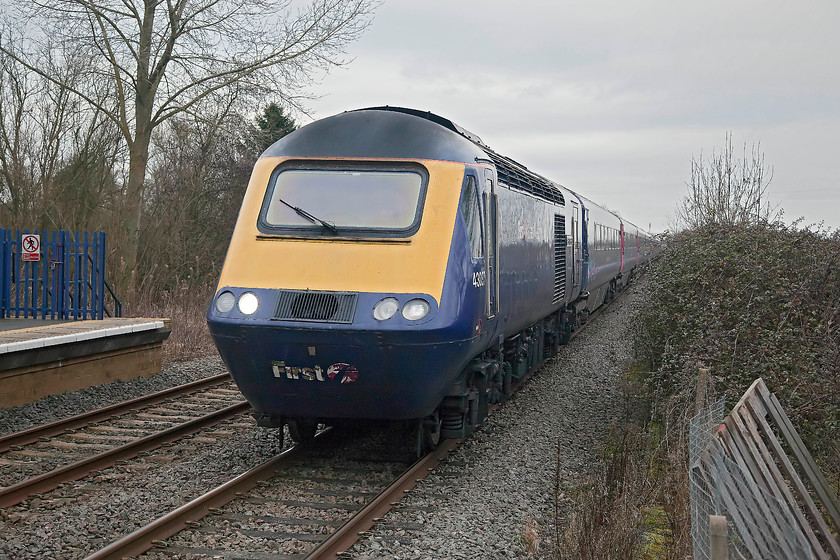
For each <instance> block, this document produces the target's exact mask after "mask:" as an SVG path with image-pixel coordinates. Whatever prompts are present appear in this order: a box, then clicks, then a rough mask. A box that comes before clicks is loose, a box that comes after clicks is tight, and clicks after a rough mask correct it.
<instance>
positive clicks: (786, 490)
mask: <svg viewBox="0 0 840 560" xmlns="http://www.w3.org/2000/svg"><path fill="white" fill-rule="evenodd" d="M753 407H754V402H753V401H752V400H747V401H746V408H748V409H749V411H750V412H752V413H753V414H752V415H751V418H750V421H751V423H752V426H751V427H750V433H751V435H752V437H753V439H754V440H755V443H756V445H757V446H758V447H759V448H760V449H761V450H762V456H763V462H764V463H765V464H766V465H767V467H768V470H769V471H771V473H772V477H773V480H774V485H775V486H776V487H777V489H778V490H779V495H778V499H779V501H780V502H782V503H786V504H787V505H788V508H789V512H788V514H789V515H790V514H792V515H793V517H794V519H796V522H797V524H798V525H799V528H800V529H801V530H802V534H803V535H805V538H806V539H808V544H809V545H810V546H811V550H813V551H814V553H815V554H816V555H817V557H818V558H828V557H827V556H826V554H825V552H824V551H823V547H822V545H821V544H820V542H819V539H818V538H817V536H816V535H815V534H814V531H813V529H812V527H811V525H810V523H808V520H807V519H806V518H805V515H803V513H802V511H801V510H800V509H799V505H798V503H797V501H796V498H795V497H794V496H793V493H792V492H791V489H790V486H789V485H788V482H787V480H785V478H784V476H782V473H781V472H780V471H779V468H778V466H777V464H776V461H777V460H780V461H781V462H782V464H783V468H784V470H785V474H786V475H787V477H788V478H789V479H790V480H791V481H792V482H793V483H794V484H797V483H798V484H799V485H800V486H801V485H802V481H801V480H799V476H798V475H797V474H796V472H795V471H789V470H788V469H787V467H786V465H785V464H784V462H785V460H786V459H787V457H784V453H782V457H783V458H782V457H779V456H778V451H781V447H780V446H779V442H778V440H776V437H775V435H774V434H773V432H772V431H771V430H770V426H769V425H768V424H767V422H766V420H765V418H764V416H763V415H762V414H761V413H760V412H759V411H756V410H755V409H754V408H753ZM756 422H758V423H759V425H760V426H761V429H762V430H763V432H764V434H765V436H766V441H767V443H769V444H770V446H771V447H772V448H773V450H774V452H773V453H771V452H770V450H768V449H767V447H766V445H765V438H762V436H761V434H760V433H759V432H758V426H756V424H755V423H756ZM789 464H790V463H789V462H788V465H789ZM797 495H799V497H800V499H802V500H803V501H810V500H811V497H810V496H809V495H808V493H807V492H806V493H805V496H804V497H803V496H802V495H801V494H800V492H798V491H797ZM811 505H813V501H811Z"/></svg>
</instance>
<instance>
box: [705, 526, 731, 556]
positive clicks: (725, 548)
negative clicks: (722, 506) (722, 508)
mask: <svg viewBox="0 0 840 560" xmlns="http://www.w3.org/2000/svg"><path fill="white" fill-rule="evenodd" d="M709 553H710V555H709V558H710V559H711V560H728V558H729V535H728V534H727V527H726V517H724V516H722V515H710V516H709Z"/></svg>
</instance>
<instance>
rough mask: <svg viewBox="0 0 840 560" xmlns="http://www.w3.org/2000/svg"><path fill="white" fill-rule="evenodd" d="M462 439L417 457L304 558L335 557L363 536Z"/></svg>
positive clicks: (325, 558) (449, 440) (320, 559)
mask: <svg viewBox="0 0 840 560" xmlns="http://www.w3.org/2000/svg"><path fill="white" fill-rule="evenodd" d="M462 441H464V440H462V439H446V440H443V442H441V444H440V445H439V446H438V447H436V448H435V449H434V450H432V451H431V452H430V453H428V454H427V455H426V456H424V457H421V458H420V459H418V460H417V462H415V463H414V464H413V465H412V466H411V467H410V468H409V469H408V470H407V471H406V472H404V473H403V474H402V475H401V476H400V477H399V478H398V479H397V480H396V481H394V483H393V484H391V485H390V486H388V487H387V488H385V489H384V490H383V491H382V492H380V493H379V495H377V496H376V497H375V498H374V499H373V501H371V502H370V503H369V504H368V505H366V506H365V507H364V508H362V509H361V510H359V511H358V512H356V513H355V514H354V515H353V517H351V518H350V519H349V520H348V521H347V522H346V523H345V524H344V525H342V526H341V527H339V528H338V529H337V530H336V531H335V532H334V533H333V534H332V535H330V536H329V538H327V540H325V541H324V542H322V543H321V544H320V545H318V547H317V548H315V550H313V551H312V552H310V553H309V554H308V555H307V556H306V557H305V559H304V560H332V559H338V558H339V555H340V554H341V553H343V552H345V551H346V550H347V549H349V548H350V547H351V546H353V544H354V543H355V542H356V541H357V540H359V536H360V533H362V532H364V531H367V530H368V529H370V528H371V527H373V525H374V524H375V523H376V519H377V518H379V517H382V516H383V515H384V514H385V513H387V512H388V511H389V510H390V509H391V508H392V507H393V504H394V503H395V502H399V501H400V500H402V498H403V496H404V495H405V493H406V492H408V491H409V490H411V489H412V488H414V486H415V485H416V484H417V482H419V481H420V480H421V479H423V478H425V477H426V475H427V474H428V473H429V471H431V470H432V469H433V468H435V467H436V466H437V465H438V463H439V462H440V461H441V459H444V458H445V457H446V456H448V455H449V452H450V451H452V450H453V449H455V448H456V447H457V446H458V445H459V444H460V443H461V442H462Z"/></svg>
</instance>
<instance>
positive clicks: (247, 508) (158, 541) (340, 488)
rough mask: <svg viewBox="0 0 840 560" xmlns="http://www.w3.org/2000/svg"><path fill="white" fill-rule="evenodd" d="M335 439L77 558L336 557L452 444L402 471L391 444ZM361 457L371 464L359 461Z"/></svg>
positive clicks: (328, 436)
mask: <svg viewBox="0 0 840 560" xmlns="http://www.w3.org/2000/svg"><path fill="white" fill-rule="evenodd" d="M336 432H337V430H325V431H323V432H321V433H320V434H318V436H317V437H316V439H315V441H314V442H312V444H311V445H310V446H306V447H304V446H295V447H292V448H291V449H288V450H286V451H284V452H282V453H280V454H279V455H277V456H275V457H273V458H271V459H269V460H268V461H266V462H264V463H263V464H261V465H259V466H258V467H256V468H254V469H251V470H250V471H248V472H246V473H244V474H242V475H239V476H237V477H235V478H233V479H232V480H230V481H228V482H226V483H224V484H222V485H220V486H218V487H217V488H214V489H213V490H210V491H209V492H207V493H205V494H204V495H202V496H200V497H198V498H196V499H195V500H193V501H191V502H190V503H188V504H185V505H183V506H181V507H179V508H177V509H176V510H173V511H172V512H170V513H168V514H166V515H163V516H161V517H159V518H158V519H156V520H155V521H153V522H152V523H150V524H148V525H146V526H145V527H141V528H140V529H138V530H136V531H134V532H133V533H131V534H130V535H127V536H125V537H123V538H121V539H120V540H118V541H115V542H114V543H112V544H110V545H109V546H107V547H105V548H103V549H102V550H100V551H98V552H96V553H94V554H92V555H90V556H88V557H87V559H86V560H105V559H119V558H126V557H134V556H138V555H140V554H144V553H146V554H145V556H144V558H149V559H157V558H161V559H162V558H171V557H184V556H187V555H189V557H191V558H193V557H208V558H231V559H232V558H248V559H261V560H269V559H270V560H303V559H304V558H305V559H307V560H312V559H326V558H340V557H342V553H343V551H345V550H347V549H348V548H349V547H350V546H351V545H352V544H353V543H355V542H356V540H357V539H358V536H359V534H360V533H364V531H366V530H368V529H369V528H370V527H371V526H373V525H374V523H376V521H377V520H378V519H379V518H380V517H381V516H382V515H383V514H384V513H385V512H387V511H388V510H389V509H391V508H392V507H393V506H394V504H395V503H396V502H399V500H400V499H402V496H403V495H404V493H405V492H406V491H408V490H409V489H411V488H412V487H413V486H414V485H415V484H416V483H417V482H418V481H419V480H420V479H422V478H423V477H424V476H425V473H427V472H428V471H430V470H431V469H432V468H434V467H435V465H437V464H438V462H439V461H440V460H441V459H442V458H443V457H445V456H446V455H447V454H448V453H449V452H450V450H451V449H453V448H454V447H455V446H456V445H457V444H458V443H459V440H448V441H446V442H444V444H443V445H441V446H439V447H438V448H437V449H435V450H434V451H433V452H431V453H429V454H427V455H425V456H424V457H422V458H421V459H419V460H417V461H415V462H413V463H411V462H407V461H405V460H404V458H405V457H407V456H408V455H403V456H402V457H399V456H396V457H395V456H394V452H393V450H394V446H393V445H392V444H386V445H385V446H382V445H380V446H379V450H378V451H377V450H375V449H371V444H370V439H371V438H370V436H369V435H368V436H362V440H363V441H362V442H359V441H356V442H353V443H351V444H350V447H348V442H347V439H346V438H347V434H346V433H336ZM399 432H400V430H397V433H396V434H394V432H393V430H392V432H391V436H390V437H396V438H399V437H400V434H399ZM351 437H352V436H351ZM364 440H367V441H364ZM374 447H376V444H374ZM349 449H353V450H355V453H354V452H353V451H350V452H349V453H348V450H349ZM360 450H363V451H362V453H361V454H363V455H365V456H368V455H369V454H370V453H373V456H372V457H368V458H364V459H363V458H361V455H360Z"/></svg>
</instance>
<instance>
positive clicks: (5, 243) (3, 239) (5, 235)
mask: <svg viewBox="0 0 840 560" xmlns="http://www.w3.org/2000/svg"><path fill="white" fill-rule="evenodd" d="M10 255H11V242H10V241H9V230H7V229H5V228H4V229H0V274H2V277H0V319H4V318H5V317H6V306H7V305H8V299H9V294H10V293H11V287H10V281H11V265H10V264H9V261H10V260H11V257H10Z"/></svg>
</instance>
